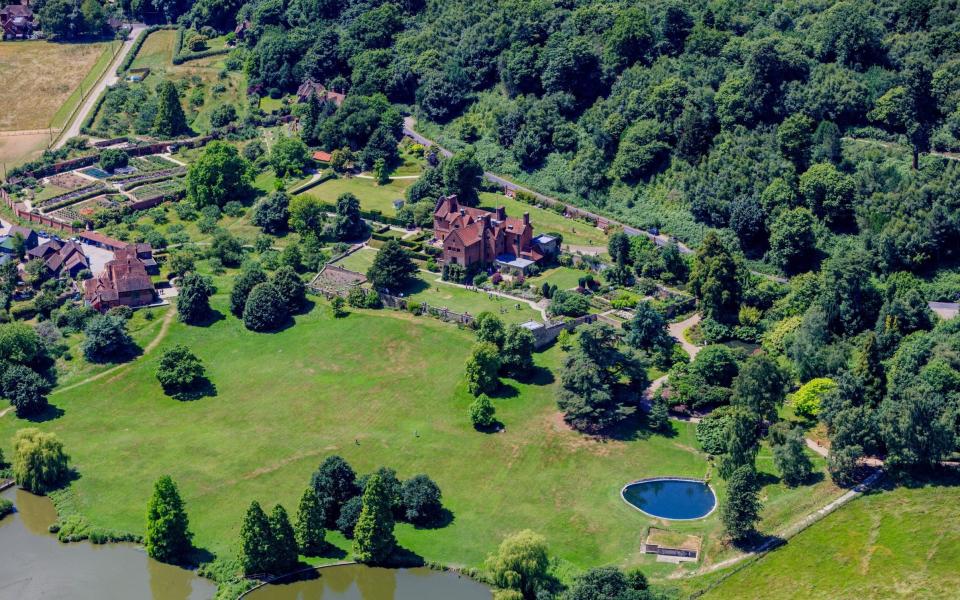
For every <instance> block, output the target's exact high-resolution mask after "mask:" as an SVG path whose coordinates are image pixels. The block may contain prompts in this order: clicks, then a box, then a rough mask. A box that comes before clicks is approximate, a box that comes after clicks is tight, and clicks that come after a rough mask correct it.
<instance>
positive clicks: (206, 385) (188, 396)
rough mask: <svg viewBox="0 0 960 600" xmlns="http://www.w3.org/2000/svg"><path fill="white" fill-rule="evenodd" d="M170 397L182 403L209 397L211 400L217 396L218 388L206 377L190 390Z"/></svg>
mask: <svg viewBox="0 0 960 600" xmlns="http://www.w3.org/2000/svg"><path fill="white" fill-rule="evenodd" d="M164 391H166V390H164ZM168 395H169V396H170V397H171V398H173V399H175V400H179V401H181V402H192V401H194V400H200V399H201V398H206V397H208V396H209V397H211V398H212V397H214V396H216V395H217V386H216V385H214V383H213V382H212V381H210V380H209V379H207V378H206V377H201V378H200V379H199V380H198V381H197V383H195V384H193V385H192V386H191V387H190V388H189V389H186V390H179V391H176V392H173V393H168Z"/></svg>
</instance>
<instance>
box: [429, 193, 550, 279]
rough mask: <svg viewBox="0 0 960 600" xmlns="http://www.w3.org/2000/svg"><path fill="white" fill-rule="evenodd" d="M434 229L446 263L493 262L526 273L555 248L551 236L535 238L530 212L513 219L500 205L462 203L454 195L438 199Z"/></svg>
mask: <svg viewBox="0 0 960 600" xmlns="http://www.w3.org/2000/svg"><path fill="white" fill-rule="evenodd" d="M433 231H434V235H435V236H436V238H437V240H438V241H439V243H440V244H441V245H442V248H443V263H444V264H446V265H462V266H464V267H471V266H473V265H477V264H480V265H489V264H493V265H496V266H497V267H500V268H501V269H502V270H509V271H516V272H521V273H525V272H526V271H527V269H528V268H529V267H530V265H532V264H534V263H538V262H540V261H541V260H542V259H543V258H544V256H546V255H548V254H552V253H554V252H555V251H556V244H555V242H556V240H555V239H554V238H552V237H550V236H539V237H534V235H533V225H532V224H531V223H530V213H524V214H523V218H522V219H516V218H513V217H508V216H507V211H506V209H504V208H503V207H502V206H501V207H498V208H497V210H496V211H493V212H491V211H488V210H484V209H482V208H473V207H470V206H461V205H460V203H459V202H458V201H457V197H456V196H455V195H452V196H445V197H442V198H440V199H439V200H438V201H437V206H436V208H435V209H434V213H433Z"/></svg>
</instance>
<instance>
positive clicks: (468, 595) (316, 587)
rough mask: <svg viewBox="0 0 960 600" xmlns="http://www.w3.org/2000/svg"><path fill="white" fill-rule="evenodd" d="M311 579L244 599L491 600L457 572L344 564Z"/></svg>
mask: <svg viewBox="0 0 960 600" xmlns="http://www.w3.org/2000/svg"><path fill="white" fill-rule="evenodd" d="M310 577H312V578H311V579H306V580H301V581H297V582H294V583H289V584H271V585H266V586H263V587H262V588H260V589H257V590H254V591H253V592H251V593H250V594H248V595H247V596H246V597H245V599H244V600H307V599H312V598H322V599H323V600H450V599H454V598H455V599H456V600H490V598H491V596H492V594H491V592H490V588H488V587H487V586H485V585H482V584H480V583H477V582H475V581H473V580H471V579H469V578H467V577H461V576H458V575H457V574H455V573H450V572H444V571H434V570H431V569H426V568H418V569H380V568H376V567H367V566H363V565H345V566H342V567H329V568H326V569H318V570H317V571H315V572H313V573H311V574H310Z"/></svg>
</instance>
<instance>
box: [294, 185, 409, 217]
mask: <svg viewBox="0 0 960 600" xmlns="http://www.w3.org/2000/svg"><path fill="white" fill-rule="evenodd" d="M414 181H416V180H415V179H391V180H390V183H388V184H386V185H377V184H376V182H374V180H373V179H361V178H358V177H351V178H347V177H338V178H337V179H331V180H329V181H325V182H323V183H321V184H320V185H318V186H316V187H314V188H311V189H309V190H308V191H306V192H304V193H305V194H308V195H310V196H314V197H315V198H319V199H320V200H322V201H324V202H327V203H330V204H335V203H336V201H337V198H339V197H340V195H341V194H345V193H347V192H351V193H353V195H355V196H356V197H357V198H358V199H359V200H360V207H361V208H362V209H363V210H379V211H380V212H381V213H383V214H384V215H386V216H388V217H390V216H394V215H396V214H397V211H396V210H394V208H393V201H394V200H396V199H398V198H399V199H401V200H402V199H403V198H404V193H405V191H406V189H407V188H408V187H409V186H410V185H412V184H413V182H414Z"/></svg>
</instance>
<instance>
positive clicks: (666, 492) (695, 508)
mask: <svg viewBox="0 0 960 600" xmlns="http://www.w3.org/2000/svg"><path fill="white" fill-rule="evenodd" d="M620 495H621V496H623V499H624V500H626V502H627V503H628V504H630V505H631V506H633V507H634V508H636V509H638V510H639V511H640V512H642V513H645V514H648V515H650V516H651V517H658V518H661V519H669V520H671V521H686V520H690V519H702V518H703V517H705V516H707V515H709V514H710V513H712V512H713V509H714V508H716V506H717V496H716V494H714V493H713V488H711V487H710V485H709V484H707V483H706V482H704V481H701V480H699V479H678V478H670V477H660V478H655V479H643V480H640V481H634V482H633V483H628V484H627V485H625V486H623V489H622V490H620Z"/></svg>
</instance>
